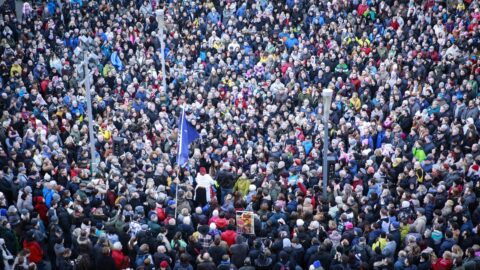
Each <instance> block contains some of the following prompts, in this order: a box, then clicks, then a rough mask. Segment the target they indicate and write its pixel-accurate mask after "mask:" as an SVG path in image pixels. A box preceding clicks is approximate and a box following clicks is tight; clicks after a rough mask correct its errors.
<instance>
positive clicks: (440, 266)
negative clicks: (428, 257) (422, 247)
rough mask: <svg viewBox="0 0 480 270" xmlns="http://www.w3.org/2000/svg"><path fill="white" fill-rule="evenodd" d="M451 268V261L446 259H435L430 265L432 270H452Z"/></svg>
mask: <svg viewBox="0 0 480 270" xmlns="http://www.w3.org/2000/svg"><path fill="white" fill-rule="evenodd" d="M452 266H453V261H452V260H446V259H443V258H440V259H437V260H436V261H435V262H434V263H433V264H432V269H433V270H450V269H452Z"/></svg>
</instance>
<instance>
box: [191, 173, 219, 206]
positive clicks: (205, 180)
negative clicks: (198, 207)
mask: <svg viewBox="0 0 480 270" xmlns="http://www.w3.org/2000/svg"><path fill="white" fill-rule="evenodd" d="M195 181H196V182H197V187H196V188H195V198H194V199H195V201H197V202H209V201H210V200H211V194H210V190H211V187H212V185H214V184H215V181H214V180H213V178H212V177H211V176H210V174H208V173H207V170H206V169H205V167H201V168H200V170H199V172H198V174H197V177H196V179H195ZM201 188H203V189H205V195H203V194H200V193H199V192H198V191H199V189H201ZM199 196H205V198H201V197H199Z"/></svg>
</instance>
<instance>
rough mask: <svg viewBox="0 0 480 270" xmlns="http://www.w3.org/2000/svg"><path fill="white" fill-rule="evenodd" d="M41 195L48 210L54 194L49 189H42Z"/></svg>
mask: <svg viewBox="0 0 480 270" xmlns="http://www.w3.org/2000/svg"><path fill="white" fill-rule="evenodd" d="M42 193H43V198H45V205H46V206H47V207H48V208H50V206H51V203H52V198H53V194H54V193H55V192H53V190H51V189H49V188H46V187H44V188H43V191H42Z"/></svg>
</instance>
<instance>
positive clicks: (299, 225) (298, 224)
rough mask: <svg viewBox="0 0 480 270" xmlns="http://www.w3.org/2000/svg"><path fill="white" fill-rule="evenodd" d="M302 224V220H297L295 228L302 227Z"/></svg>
mask: <svg viewBox="0 0 480 270" xmlns="http://www.w3.org/2000/svg"><path fill="white" fill-rule="evenodd" d="M303 224H305V222H304V221H303V219H297V227H302V226H303Z"/></svg>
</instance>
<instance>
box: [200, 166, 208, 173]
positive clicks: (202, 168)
mask: <svg viewBox="0 0 480 270" xmlns="http://www.w3.org/2000/svg"><path fill="white" fill-rule="evenodd" d="M200 174H201V175H205V174H207V170H206V169H205V167H200Z"/></svg>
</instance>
